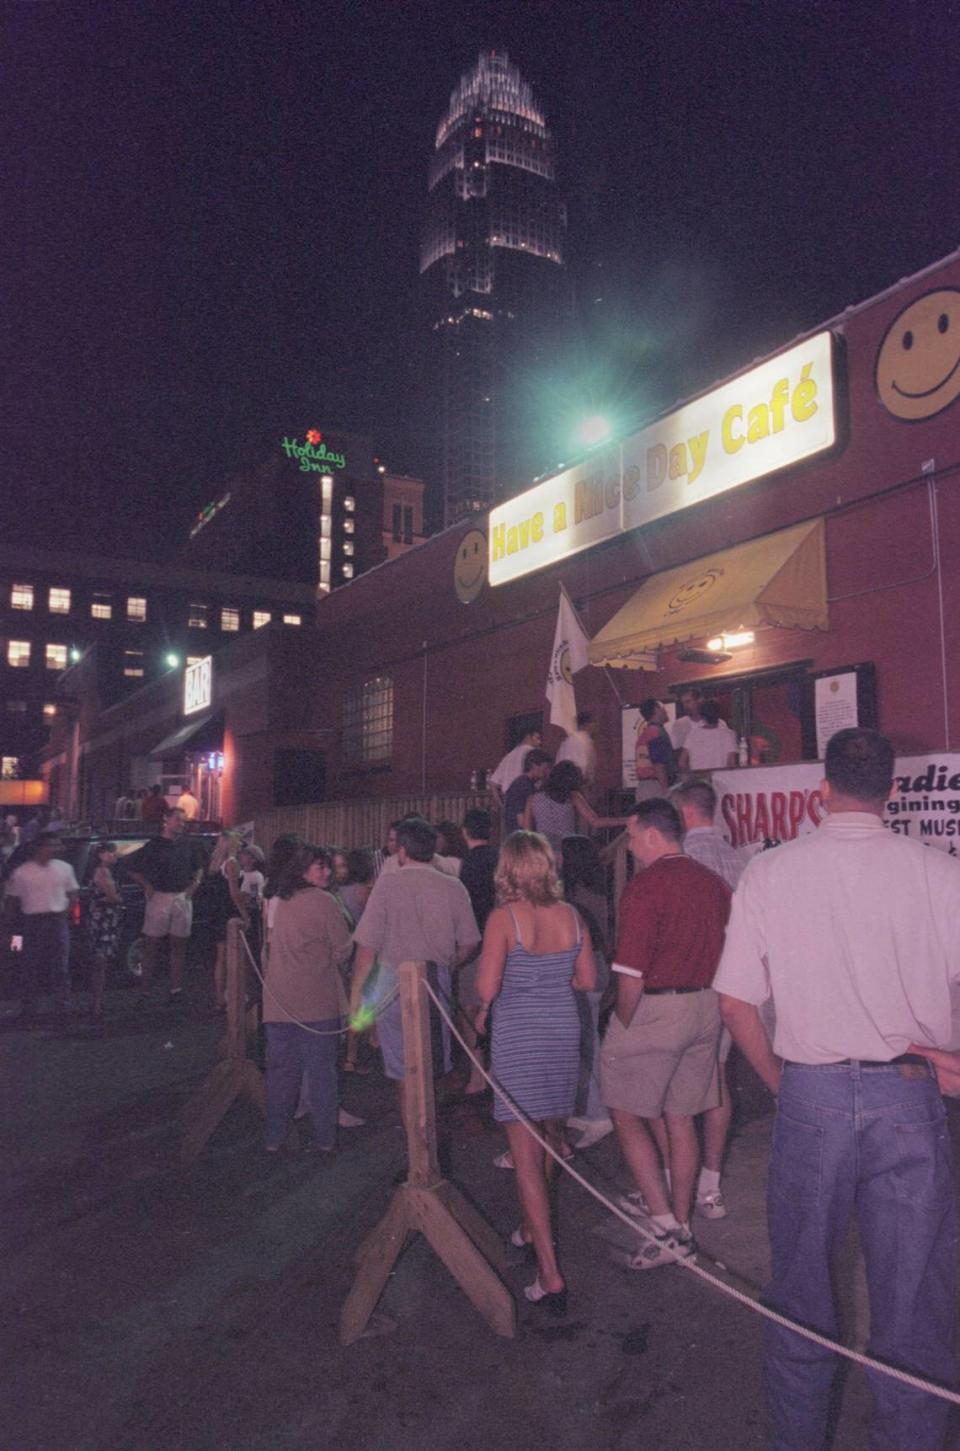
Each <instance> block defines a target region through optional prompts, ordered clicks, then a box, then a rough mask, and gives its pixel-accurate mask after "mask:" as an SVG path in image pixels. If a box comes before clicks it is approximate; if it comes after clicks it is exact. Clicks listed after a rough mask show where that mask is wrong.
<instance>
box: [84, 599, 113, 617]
mask: <svg viewBox="0 0 960 1451" xmlns="http://www.w3.org/2000/svg"><path fill="white" fill-rule="evenodd" d="M90 615H91V618H92V619H94V620H111V619H113V601H112V600H111V598H110V596H109V595H104V594H95V595H94V597H93V599H92V600H91V602H90Z"/></svg>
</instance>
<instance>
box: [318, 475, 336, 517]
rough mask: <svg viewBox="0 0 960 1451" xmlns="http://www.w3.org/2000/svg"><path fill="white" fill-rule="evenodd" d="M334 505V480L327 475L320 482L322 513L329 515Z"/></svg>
mask: <svg viewBox="0 0 960 1451" xmlns="http://www.w3.org/2000/svg"><path fill="white" fill-rule="evenodd" d="M332 504H333V479H331V478H328V477H327V476H326V475H324V477H323V478H322V479H321V481H320V512H321V513H322V514H329V513H330V509H331V506H332Z"/></svg>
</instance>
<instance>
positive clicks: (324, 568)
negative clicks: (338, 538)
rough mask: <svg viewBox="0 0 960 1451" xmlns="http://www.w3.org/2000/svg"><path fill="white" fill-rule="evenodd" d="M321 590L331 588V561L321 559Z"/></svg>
mask: <svg viewBox="0 0 960 1451" xmlns="http://www.w3.org/2000/svg"><path fill="white" fill-rule="evenodd" d="M320 588H321V589H329V588H330V561H329V559H321V561H320Z"/></svg>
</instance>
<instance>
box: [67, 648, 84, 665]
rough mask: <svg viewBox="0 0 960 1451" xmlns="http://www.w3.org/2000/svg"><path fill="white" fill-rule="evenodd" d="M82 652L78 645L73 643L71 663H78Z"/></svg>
mask: <svg viewBox="0 0 960 1451" xmlns="http://www.w3.org/2000/svg"><path fill="white" fill-rule="evenodd" d="M82 653H83V652H82V651H81V650H79V649H78V648H77V646H76V645H71V647H70V663H71V665H76V663H77V661H78V660H79V659H80V657H81V654H82Z"/></svg>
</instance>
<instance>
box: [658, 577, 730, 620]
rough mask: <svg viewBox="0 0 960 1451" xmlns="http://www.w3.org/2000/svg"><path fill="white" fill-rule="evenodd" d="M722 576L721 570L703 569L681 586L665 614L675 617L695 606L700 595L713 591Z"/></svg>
mask: <svg viewBox="0 0 960 1451" xmlns="http://www.w3.org/2000/svg"><path fill="white" fill-rule="evenodd" d="M722 574H723V570H722V569H705V570H704V571H703V573H702V574H698V575H697V576H696V578H694V579H691V580H688V581H687V583H686V584H682V585H681V586H680V588H679V589H678V590H677V591H676V593H675V594H674V596H673V598H672V599H671V601H670V603H669V604H668V605H667V613H668V614H670V615H676V614H679V613H680V611H681V610H686V609H689V608H690V606H691V605H695V604H697V603H698V602H699V600H700V597H701V595H705V594H706V592H707V590H710V589H713V586H714V585H715V584H716V582H717V580H718V579H719V578H720V576H721V575H722Z"/></svg>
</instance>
